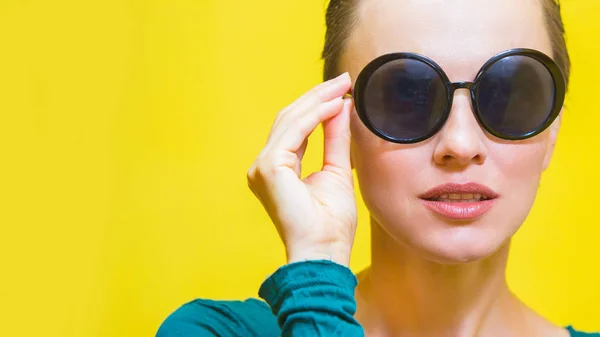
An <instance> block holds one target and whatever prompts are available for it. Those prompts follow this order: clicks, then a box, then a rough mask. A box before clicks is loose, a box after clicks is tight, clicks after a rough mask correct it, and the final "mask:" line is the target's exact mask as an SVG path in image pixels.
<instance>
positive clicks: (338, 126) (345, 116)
mask: <svg viewBox="0 0 600 337" xmlns="http://www.w3.org/2000/svg"><path fill="white" fill-rule="evenodd" d="M352 107H353V103H352V99H350V98H345V99H344V106H343V108H342V112H340V113H339V114H338V115H336V116H335V117H333V118H331V119H329V120H327V121H325V122H324V123H323V139H324V147H325V148H324V153H323V169H324V170H327V169H328V168H341V169H343V170H349V171H351V170H352V168H351V165H350V112H351V111H352Z"/></svg>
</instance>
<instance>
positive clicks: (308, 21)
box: [0, 0, 600, 337]
mask: <svg viewBox="0 0 600 337" xmlns="http://www.w3.org/2000/svg"><path fill="white" fill-rule="evenodd" d="M563 3H564V4H563V7H564V16H565V21H566V26H567V29H568V32H569V47H570V50H571V53H572V57H573V63H574V66H573V78H572V80H573V81H572V92H571V94H570V96H569V98H568V110H567V113H566V116H565V118H564V123H563V128H562V131H561V135H560V137H559V143H558V149H557V153H556V156H555V158H554V161H553V164H552V167H551V169H550V170H549V171H548V172H547V173H546V174H545V176H544V179H543V182H542V186H541V190H540V195H539V199H538V201H537V202H536V205H535V207H534V209H533V211H532V214H531V216H530V217H529V219H528V221H527V223H526V225H525V227H524V228H523V230H522V231H521V232H520V233H519V234H518V236H517V238H516V240H515V245H514V250H513V253H512V256H511V261H510V267H509V278H510V284H511V286H512V288H513V289H514V290H515V291H516V292H517V293H518V294H519V295H520V296H521V297H522V298H523V299H524V300H525V301H526V302H527V303H528V304H530V305H531V306H533V307H534V308H535V309H537V310H538V311H539V312H541V313H542V314H543V315H545V316H547V317H549V318H550V319H552V320H553V321H555V322H557V323H559V324H575V325H576V326H577V327H578V328H581V329H594V330H600V248H599V245H598V243H599V242H600V223H599V221H598V210H599V207H598V199H599V197H598V191H600V181H599V179H598V176H597V173H596V172H597V169H598V163H597V161H598V151H597V150H598V148H599V147H600V137H598V135H599V134H600V128H599V125H600V71H599V67H598V65H597V64H598V62H599V58H598V57H599V56H598V55H600V39H599V37H598V36H599V34H600V20H599V19H598V13H600V2H599V1H597V0H570V1H569V0H565V1H563ZM324 9H325V4H324V2H323V0H312V1H307V0H301V1H300V0H298V1H288V0H286V1H274V0H271V1H265V0H256V1H242V0H238V1H219V0H211V1H207V0H204V1H202V0H200V1H197V0H147V1H142V0H137V1H136V0H103V1H99V0H87V1H81V0H78V1H75V0H53V1H50V0H46V1H43V0H0V273H1V274H0V335H2V336H69V337H71V336H85V337H94V336H111V337H117V336H151V335H153V334H154V333H155V331H156V329H157V327H158V326H159V324H160V323H161V322H162V320H163V319H164V318H165V317H166V316H167V315H168V314H169V313H170V312H172V311H173V310H174V309H176V308H177V307H178V306H179V305H181V304H183V303H184V302H187V301H189V300H192V299H193V298H196V297H211V298H218V299H233V298H245V297H249V296H256V292H257V289H258V286H259V285H260V283H261V282H262V280H263V279H264V278H265V277H266V276H267V275H268V274H269V273H271V272H272V271H274V270H275V269H276V268H277V267H278V266H279V265H281V264H282V263H283V262H284V259H283V250H282V246H281V244H280V243H279V239H278V237H277V234H276V232H275V230H274V229H273V228H272V225H271V224H270V222H269V219H268V217H267V216H266V214H265V213H264V211H263V210H262V208H261V206H260V204H259V203H258V201H256V200H255V199H254V197H253V196H252V194H251V192H250V191H249V190H248V189H247V186H246V180H245V179H246V171H247V169H248V168H249V166H250V164H251V163H252V161H253V160H254V157H255V156H256V155H257V154H258V152H259V151H260V150H261V148H262V146H263V144H264V142H265V140H266V135H267V133H268V131H269V128H270V124H271V121H272V119H273V118H274V116H275V115H276V113H277V112H278V111H279V110H280V109H281V108H283V107H284V106H285V105H287V104H289V103H291V102H292V101H293V100H294V99H295V98H296V97H297V96H299V95H300V94H301V93H303V92H304V91H306V90H307V89H309V88H310V87H312V86H313V85H315V84H316V83H318V82H319V79H320V77H321V65H322V63H321V61H319V52H320V49H321V47H322V41H323V34H324V20H323V16H324V14H323V13H324ZM320 137H321V130H320V129H319V130H318V131H317V133H316V135H315V136H314V140H311V144H313V145H312V146H311V148H310V149H309V153H308V155H307V156H308V158H307V164H306V168H307V169H308V170H315V169H317V168H318V167H319V163H320V155H321V153H322V152H321V149H320V148H319V146H318V144H320ZM366 220H367V212H366V210H365V208H364V206H361V208H360V221H361V226H360V229H359V233H358V238H357V243H356V246H355V255H354V259H353V264H352V267H353V269H354V270H358V269H360V268H362V267H364V266H366V265H367V263H368V261H369V242H368V240H369V237H368V235H369V234H368V225H367V221H366Z"/></svg>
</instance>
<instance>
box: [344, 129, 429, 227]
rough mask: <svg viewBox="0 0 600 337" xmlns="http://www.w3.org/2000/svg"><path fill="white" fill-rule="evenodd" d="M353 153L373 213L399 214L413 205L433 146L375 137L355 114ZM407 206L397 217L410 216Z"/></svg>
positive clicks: (365, 198)
mask: <svg viewBox="0 0 600 337" xmlns="http://www.w3.org/2000/svg"><path fill="white" fill-rule="evenodd" d="M351 132H352V147H351V155H352V161H353V163H354V168H355V169H356V175H357V177H358V181H359V184H360V191H361V194H362V197H363V200H364V201H365V204H366V205H367V208H368V209H369V210H370V211H371V212H372V215H373V216H375V217H376V218H377V215H378V214H383V213H390V212H392V213H394V214H395V213H396V212H395V211H394V210H398V211H399V210H400V208H404V207H406V205H410V204H411V203H410V202H409V201H410V200H411V199H414V197H415V191H418V190H419V182H420V181H421V180H422V179H423V168H424V167H429V166H430V164H429V163H430V162H431V153H432V149H430V148H428V145H424V144H418V145H414V146H411V145H400V144H393V143H390V142H387V141H385V140H383V139H380V138H379V137H377V136H375V135H374V134H373V133H372V132H371V131H369V130H368V129H367V128H366V127H364V126H363V125H362V122H361V121H360V120H359V119H358V117H356V118H355V119H353V120H351ZM409 213H410V210H407V209H404V210H403V212H400V213H399V214H395V215H396V216H402V217H407V216H409Z"/></svg>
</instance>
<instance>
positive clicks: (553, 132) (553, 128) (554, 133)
mask: <svg viewBox="0 0 600 337" xmlns="http://www.w3.org/2000/svg"><path fill="white" fill-rule="evenodd" d="M562 113H563V112H562V110H561V112H560V113H559V114H558V117H556V120H554V123H552V125H550V135H549V139H548V147H547V148H546V155H545V157H544V166H543V170H544V171H546V169H548V166H549V165H550V159H552V154H553V153H554V148H555V145H556V139H557V138H558V130H559V129H560V123H561V120H562Z"/></svg>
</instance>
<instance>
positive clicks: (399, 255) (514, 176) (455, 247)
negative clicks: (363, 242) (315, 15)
mask: <svg viewBox="0 0 600 337" xmlns="http://www.w3.org/2000/svg"><path fill="white" fill-rule="evenodd" d="M327 29H328V30H327V36H326V45H325V49H324V52H323V56H324V59H325V79H326V80H328V81H326V82H325V83H323V84H320V85H318V86H317V87H315V88H313V89H312V90H311V91H309V92H308V93H306V94H305V95H303V96H302V97H300V98H299V99H298V100H297V101H296V102H294V103H292V104H291V105H290V106H288V107H287V108H285V109H283V110H282V111H281V112H280V113H279V115H278V116H277V119H276V120H275V122H274V124H273V127H272V129H271V132H270V135H269V138H268V141H267V144H266V146H265V148H264V150H263V151H262V152H261V154H260V155H259V156H258V158H257V160H256V162H255V163H254V164H253V166H252V167H251V168H250V170H249V172H248V183H249V186H250V188H251V189H252V191H253V192H254V194H255V195H256V197H257V198H258V199H259V200H260V201H261V203H262V204H263V206H264V208H265V209H266V211H267V212H268V214H269V215H270V217H271V219H272V220H273V222H274V224H275V225H276V227H277V230H278V232H279V234H280V236H281V238H282V240H283V242H284V244H285V247H286V253H287V259H288V264H287V265H286V266H284V267H282V268H280V269H279V270H277V271H276V272H275V273H274V274H273V275H271V277H269V278H268V279H267V280H266V281H265V282H264V283H263V285H262V286H261V289H260V291H259V295H260V297H262V298H263V299H264V300H265V301H266V303H264V302H261V301H258V300H255V299H250V300H247V301H245V302H224V301H209V300H196V301H193V302H190V303H188V304H185V305H184V306H182V307H181V308H179V309H178V310H177V311H176V312H175V313H173V314H172V315H171V316H170V317H169V318H168V319H167V320H166V321H165V322H164V323H163V325H162V326H161V328H160V329H159V332H158V336H159V337H172V336H280V335H283V336H333V335H336V336H337V335H339V336H363V335H366V336H369V337H372V336H435V337H438V336H465V337H466V336H468V337H472V336H502V337H506V336H523V337H525V336H527V337H532V336H540V337H541V336H544V337H552V336H556V337H566V336H584V335H585V334H584V333H582V332H577V331H575V330H574V329H573V328H572V327H557V326H555V325H553V324H551V323H550V322H548V321H547V320H545V319H544V318H542V317H540V316H538V315H537V314H536V313H535V312H533V311H532V310H531V309H529V308H528V307H526V306H525V305H524V304H523V303H522V302H521V301H520V300H519V299H517V298H516V297H515V296H514V295H513V294H512V293H511V292H510V291H509V289H508V286H507V283H506V280H505V268H506V262H507V257H508V251H509V245H510V239H511V237H512V235H513V234H514V233H515V232H516V231H517V230H518V228H519V227H520V226H521V224H522V223H523V221H524V219H525V218H526V216H527V214H528V212H529V210H530V207H531V205H532V203H533V201H534V198H535V195H536V192H537V188H538V184H539V180H540V175H541V173H542V171H544V169H545V168H546V167H547V166H548V163H549V161H550V158H551V156H552V152H553V148H554V144H555V141H556V137H557V133H558V129H559V124H560V112H561V108H562V105H563V101H564V94H565V91H566V87H567V82H568V81H567V79H568V77H569V67H570V65H569V57H568V53H567V50H566V46H565V43H564V37H563V28H562V20H561V18H560V10H559V8H558V6H557V5H556V4H555V3H554V2H552V1H550V0H543V1H542V0H526V1H524V0H503V1H498V0H482V1H466V0H456V1H429V0H428V1H409V0H404V1H398V0H361V1H358V0H337V1H336V0H333V1H331V3H330V5H329V8H328V12H327ZM338 74H341V75H339V76H337V77H336V76H335V75H338ZM333 77H335V78H333ZM332 78H333V79H332ZM469 81H470V82H469ZM347 93H351V96H352V98H351V97H348V96H350V95H346V94H347ZM354 106H356V110H354ZM320 123H323V124H324V135H325V144H324V147H325V151H324V163H323V168H322V170H321V171H319V172H316V173H313V174H312V175H310V176H309V177H307V178H305V179H303V180H301V179H300V178H299V177H300V167H301V166H300V163H301V160H302V156H303V154H304V151H305V149H306V145H307V142H306V139H307V137H308V136H309V134H310V133H311V132H312V131H313V130H314V129H315V128H316V127H317V126H318V125H319V124H320ZM352 169H355V170H356V173H357V176H358V181H359V183H360V191H361V193H362V196H363V199H364V200H365V203H366V205H367V207H368V209H369V211H370V214H371V228H372V264H371V266H370V267H369V268H368V269H367V270H365V271H363V272H361V273H360V274H358V275H357V276H356V277H355V276H354V275H353V274H352V273H351V272H350V270H349V269H348V268H347V266H348V264H349V259H350V252H351V248H352V243H353V240H354V233H355V228H356V222H357V215H356V206H355V198H354V194H353V179H352Z"/></svg>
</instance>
